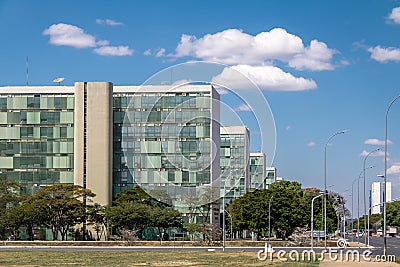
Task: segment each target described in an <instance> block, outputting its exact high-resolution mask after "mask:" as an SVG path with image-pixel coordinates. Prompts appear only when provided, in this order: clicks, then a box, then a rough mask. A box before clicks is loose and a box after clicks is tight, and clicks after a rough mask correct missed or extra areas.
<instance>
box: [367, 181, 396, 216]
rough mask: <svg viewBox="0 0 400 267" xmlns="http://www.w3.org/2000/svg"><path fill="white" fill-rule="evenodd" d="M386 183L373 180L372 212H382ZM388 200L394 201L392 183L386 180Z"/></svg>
mask: <svg viewBox="0 0 400 267" xmlns="http://www.w3.org/2000/svg"><path fill="white" fill-rule="evenodd" d="M383 188H384V183H382V182H373V183H372V188H371V214H380V213H382V209H381V207H382V202H383ZM385 193H386V202H390V201H392V183H391V182H386V192H385Z"/></svg>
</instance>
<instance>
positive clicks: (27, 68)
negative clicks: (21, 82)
mask: <svg viewBox="0 0 400 267" xmlns="http://www.w3.org/2000/svg"><path fill="white" fill-rule="evenodd" d="M28 63H29V62H28V57H26V63H25V68H26V86H28V85H29V65H28Z"/></svg>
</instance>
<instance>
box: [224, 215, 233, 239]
mask: <svg viewBox="0 0 400 267" xmlns="http://www.w3.org/2000/svg"><path fill="white" fill-rule="evenodd" d="M224 211H225V212H226V214H228V215H229V218H230V219H231V241H232V235H233V231H232V230H233V226H232V225H233V224H232V221H233V220H232V215H231V214H230V213H229V212H228V211H227V210H226V209H224Z"/></svg>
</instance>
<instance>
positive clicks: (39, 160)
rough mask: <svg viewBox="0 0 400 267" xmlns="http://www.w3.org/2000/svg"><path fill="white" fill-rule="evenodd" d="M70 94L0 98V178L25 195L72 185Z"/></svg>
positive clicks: (71, 115)
mask: <svg viewBox="0 0 400 267" xmlns="http://www.w3.org/2000/svg"><path fill="white" fill-rule="evenodd" d="M73 153H74V96H73V94H41V93H40V94H39V93H37V94H10V93H8V94H0V175H1V176H2V177H3V178H5V179H7V180H12V181H16V182H19V183H21V185H22V187H23V188H24V190H25V191H26V192H27V193H28V194H32V193H34V192H35V191H36V190H37V189H39V187H40V186H44V185H48V184H54V183H74V171H73V169H74V162H73Z"/></svg>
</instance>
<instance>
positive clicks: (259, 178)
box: [249, 152, 266, 190]
mask: <svg viewBox="0 0 400 267" xmlns="http://www.w3.org/2000/svg"><path fill="white" fill-rule="evenodd" d="M249 163H250V190H256V189H265V178H266V168H265V165H266V158H265V154H264V153H263V152H251V153H250V162H249Z"/></svg>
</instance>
